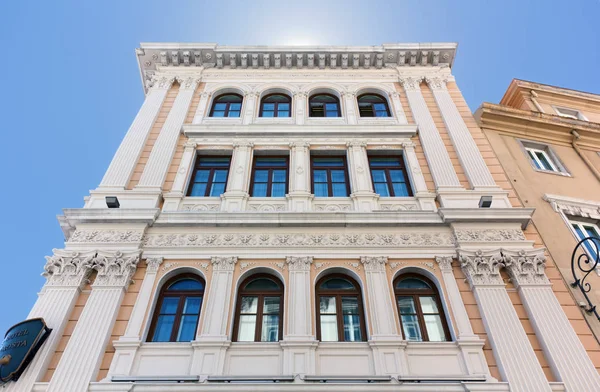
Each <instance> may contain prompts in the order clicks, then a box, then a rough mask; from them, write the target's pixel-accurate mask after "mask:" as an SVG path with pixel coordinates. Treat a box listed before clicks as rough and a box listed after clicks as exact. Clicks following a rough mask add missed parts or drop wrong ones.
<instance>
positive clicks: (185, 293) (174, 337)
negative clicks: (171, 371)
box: [146, 272, 206, 343]
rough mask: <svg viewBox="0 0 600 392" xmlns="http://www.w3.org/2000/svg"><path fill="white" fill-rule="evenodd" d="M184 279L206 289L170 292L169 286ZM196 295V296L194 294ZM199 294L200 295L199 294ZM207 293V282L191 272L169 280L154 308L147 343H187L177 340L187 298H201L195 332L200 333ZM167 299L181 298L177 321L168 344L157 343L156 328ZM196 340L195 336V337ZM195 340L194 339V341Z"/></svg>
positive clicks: (163, 286) (161, 290)
mask: <svg viewBox="0 0 600 392" xmlns="http://www.w3.org/2000/svg"><path fill="white" fill-rule="evenodd" d="M183 279H193V280H195V281H198V282H200V283H201V284H202V286H203V287H204V288H203V289H202V291H196V290H178V291H168V288H169V286H171V285H172V284H173V283H175V282H176V281H179V280H183ZM192 293H194V294H192ZM198 293H199V294H198ZM205 293H206V281H205V280H204V278H203V277H201V276H200V275H196V274H193V273H191V272H187V273H182V274H177V275H175V276H173V277H172V278H170V279H169V280H167V281H166V282H165V283H164V284H163V285H162V287H161V289H160V292H159V294H158V299H157V301H156V306H155V308H154V311H153V314H152V318H151V319H150V320H151V321H150V328H149V329H148V335H147V336H146V342H148V343H182V342H187V340H186V341H182V342H180V341H178V340H177V334H178V333H179V330H180V329H181V325H180V324H181V318H182V316H183V307H184V305H185V298H187V297H201V300H200V301H201V303H200V310H199V311H198V319H197V320H196V327H195V331H196V333H197V332H198V326H199V325H200V316H201V315H202V308H203V306H204V296H205ZM165 297H178V298H179V303H178V304H177V310H176V313H175V320H174V321H173V330H172V331H171V336H170V338H169V341H168V342H155V341H154V340H153V337H154V332H156V326H157V323H158V317H159V316H160V309H161V307H162V304H163V301H164V299H165ZM194 338H195V335H194ZM192 340H194V339H192Z"/></svg>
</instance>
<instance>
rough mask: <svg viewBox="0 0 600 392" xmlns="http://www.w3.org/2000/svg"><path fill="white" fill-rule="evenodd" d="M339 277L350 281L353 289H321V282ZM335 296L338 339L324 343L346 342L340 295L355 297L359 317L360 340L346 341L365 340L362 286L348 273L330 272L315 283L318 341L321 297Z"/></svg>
mask: <svg viewBox="0 0 600 392" xmlns="http://www.w3.org/2000/svg"><path fill="white" fill-rule="evenodd" d="M334 278H341V279H345V280H348V281H350V283H352V284H353V285H354V290H331V289H321V284H322V283H323V282H325V281H327V280H329V279H334ZM322 296H323V297H335V308H336V314H335V316H336V321H337V333H338V340H337V342H333V341H326V342H325V343H339V342H346V340H345V337H344V314H343V312H342V297H351V296H352V297H356V298H357V303H358V316H359V318H360V333H361V338H362V339H361V340H360V341H354V342H352V341H350V342H347V343H358V342H366V341H368V338H367V329H366V320H365V311H364V307H363V297H362V288H361V287H360V285H359V284H358V282H357V281H356V279H354V278H352V277H351V276H349V275H345V274H343V273H332V274H326V275H325V276H323V277H321V278H320V279H319V280H318V281H317V283H316V284H315V313H316V315H315V319H316V324H317V325H316V331H317V340H318V341H319V342H323V341H322V340H321V310H320V309H321V297H322Z"/></svg>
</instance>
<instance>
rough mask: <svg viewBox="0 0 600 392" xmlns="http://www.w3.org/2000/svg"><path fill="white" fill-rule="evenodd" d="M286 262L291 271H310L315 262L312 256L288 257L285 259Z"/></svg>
mask: <svg viewBox="0 0 600 392" xmlns="http://www.w3.org/2000/svg"><path fill="white" fill-rule="evenodd" d="M285 262H286V264H287V265H288V268H289V270H290V271H308V270H310V265H311V264H312V262H313V258H312V257H310V256H306V257H296V256H288V257H286V258H285Z"/></svg>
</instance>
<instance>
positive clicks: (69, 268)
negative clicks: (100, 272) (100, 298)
mask: <svg viewBox="0 0 600 392" xmlns="http://www.w3.org/2000/svg"><path fill="white" fill-rule="evenodd" d="M53 253H54V254H53V255H52V256H46V265H45V266H44V272H43V273H42V276H43V277H45V278H46V279H47V282H46V285H47V286H70V287H81V286H82V285H83V284H84V283H85V281H86V278H87V277H88V275H89V273H90V272H91V270H92V267H93V263H94V258H95V257H96V251H95V250H92V251H87V252H68V251H65V250H62V249H53Z"/></svg>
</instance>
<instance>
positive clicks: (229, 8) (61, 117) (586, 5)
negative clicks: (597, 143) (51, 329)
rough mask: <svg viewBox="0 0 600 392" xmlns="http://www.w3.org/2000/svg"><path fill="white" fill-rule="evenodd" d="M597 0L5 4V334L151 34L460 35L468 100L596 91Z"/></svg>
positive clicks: (224, 40) (98, 152)
mask: <svg viewBox="0 0 600 392" xmlns="http://www.w3.org/2000/svg"><path fill="white" fill-rule="evenodd" d="M599 18H600V0H572V1H566V0H563V1H553V0H538V1H533V0H518V1H516V0H496V1H491V0H485V1H484V0H479V1H475V0H470V1H465V0H461V1H427V0H422V1H419V0H414V1H401V0H389V1H376V0H370V1H350V0H345V1H335V0H328V1H323V0H318V1H313V0H303V1H294V2H291V1H284V0H278V1H258V0H243V1H224V0H214V1H211V2H208V1H153V0H145V1H137V2H134V1H129V0H127V1H123V0H120V1H109V0H104V1H81V0H77V1H59V0H53V1H41V0H40V1H37V2H31V1H25V0H5V1H2V2H0V19H1V22H0V43H1V45H0V50H1V53H2V54H1V58H2V60H1V61H0V68H1V70H2V72H1V76H2V80H1V86H2V87H3V89H2V91H1V92H0V130H1V132H2V133H1V135H2V139H1V140H0V150H1V151H0V164H1V165H0V170H1V173H2V174H1V178H0V179H1V181H0V184H2V190H1V192H0V202H1V203H0V205H1V206H2V208H3V214H2V218H3V222H2V224H1V225H0V230H1V233H0V234H1V235H0V245H1V249H2V253H1V254H0V263H1V267H2V268H0V309H1V312H0V336H3V335H4V331H5V330H6V328H8V327H9V326H10V325H12V324H14V323H16V322H18V321H21V320H23V319H24V318H25V317H26V316H27V313H28V312H29V309H30V308H31V306H32V305H33V303H34V301H35V299H36V293H37V292H38V290H39V289H40V288H41V286H42V284H43V283H44V279H43V278H42V277H40V273H41V272H42V267H43V265H44V263H45V260H44V256H45V255H50V254H51V253H52V248H61V247H63V241H64V239H63V235H62V232H61V230H60V227H59V225H58V223H57V220H56V215H57V214H60V213H61V210H62V208H74V207H75V208H77V207H81V206H82V205H83V197H84V196H86V195H87V194H88V190H90V189H94V188H95V187H96V186H97V185H98V184H99V182H100V180H101V178H102V175H103V173H104V171H105V170H106V168H107V167H108V164H109V162H110V160H111V158H112V156H113V154H114V152H115V151H116V149H117V147H118V145H119V143H120V141H121V139H122V137H123V135H124V134H125V132H126V131H127V128H128V127H129V125H130V123H131V121H132V120H133V118H134V116H135V115H136V113H137V111H138V109H139V107H140V105H141V103H142V101H143V98H144V97H143V93H142V87H141V85H140V78H139V74H138V70H137V64H136V57H135V54H134V49H135V48H136V47H138V45H139V43H140V42H142V41H144V42H151V41H182V42H216V43H219V44H225V45H246V44H272V45H274V44H280V45H281V44H330V45H377V44H382V43H390V42H442V41H452V42H458V43H459V47H458V55H457V58H456V60H455V63H454V74H455V76H456V79H457V82H458V84H459V87H460V88H461V90H462V91H463V94H464V95H465V97H466V100H467V102H468V103H469V106H470V107H471V109H472V110H475V109H476V108H477V107H478V106H479V105H480V104H481V102H483V101H488V102H498V101H499V99H500V98H501V97H502V94H503V93H504V91H505V90H506V88H507V86H508V84H509V82H510V81H511V79H513V78H521V79H528V80H532V81H538V82H542V83H548V84H553V85H559V86H565V87H570V88H573V89H578V90H584V91H589V92H594V93H600V76H599V73H598V72H599V71H598V64H600V50H599V48H600V39H599V37H600V32H599V30H598V20H599Z"/></svg>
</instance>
